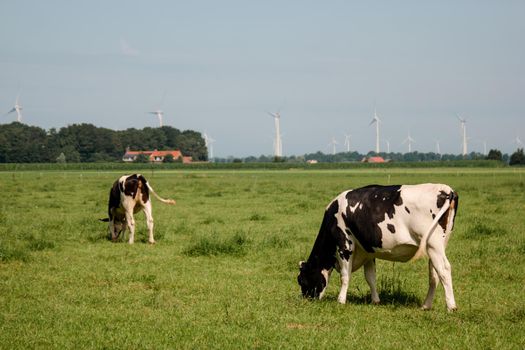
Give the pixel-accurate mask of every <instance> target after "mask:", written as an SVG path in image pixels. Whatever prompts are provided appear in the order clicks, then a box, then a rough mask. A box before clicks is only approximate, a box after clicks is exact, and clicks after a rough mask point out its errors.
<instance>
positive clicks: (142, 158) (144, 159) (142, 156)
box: [133, 153, 149, 163]
mask: <svg viewBox="0 0 525 350" xmlns="http://www.w3.org/2000/svg"><path fill="white" fill-rule="evenodd" d="M133 162H134V163H149V157H148V156H147V155H145V154H144V153H141V154H139V155H138V156H137V158H136V159H135V160H134V161H133Z"/></svg>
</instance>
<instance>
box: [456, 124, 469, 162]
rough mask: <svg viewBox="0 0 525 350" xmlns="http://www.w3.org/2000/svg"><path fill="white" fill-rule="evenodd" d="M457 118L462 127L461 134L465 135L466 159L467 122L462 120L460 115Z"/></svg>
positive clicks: (465, 148) (464, 153) (465, 152)
mask: <svg viewBox="0 0 525 350" xmlns="http://www.w3.org/2000/svg"><path fill="white" fill-rule="evenodd" d="M457 117H458V120H459V123H460V125H461V132H462V134H463V157H465V156H466V155H467V120H466V119H464V118H461V116H460V115H459V114H457Z"/></svg>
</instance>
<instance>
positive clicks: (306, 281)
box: [297, 261, 328, 298]
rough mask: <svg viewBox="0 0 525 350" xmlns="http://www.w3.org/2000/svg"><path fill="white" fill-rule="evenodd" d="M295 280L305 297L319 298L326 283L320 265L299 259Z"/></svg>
mask: <svg viewBox="0 0 525 350" xmlns="http://www.w3.org/2000/svg"><path fill="white" fill-rule="evenodd" d="M297 282H298V283H299V286H300V287H301V292H302V293H303V297H305V298H321V296H322V294H323V292H324V290H325V288H326V284H327V282H328V281H327V280H326V276H325V274H323V270H322V268H321V267H315V266H313V264H311V263H308V262H304V261H301V262H300V263H299V276H297Z"/></svg>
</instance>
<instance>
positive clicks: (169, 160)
mask: <svg viewBox="0 0 525 350" xmlns="http://www.w3.org/2000/svg"><path fill="white" fill-rule="evenodd" d="M162 162H163V163H173V162H175V158H173V155H172V154H167V155H166V156H165V157H164V159H163V160H162Z"/></svg>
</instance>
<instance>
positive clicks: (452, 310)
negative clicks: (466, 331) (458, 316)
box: [447, 306, 458, 312]
mask: <svg viewBox="0 0 525 350" xmlns="http://www.w3.org/2000/svg"><path fill="white" fill-rule="evenodd" d="M447 311H448V312H456V311H458V307H457V306H454V307H450V308H447Z"/></svg>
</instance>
